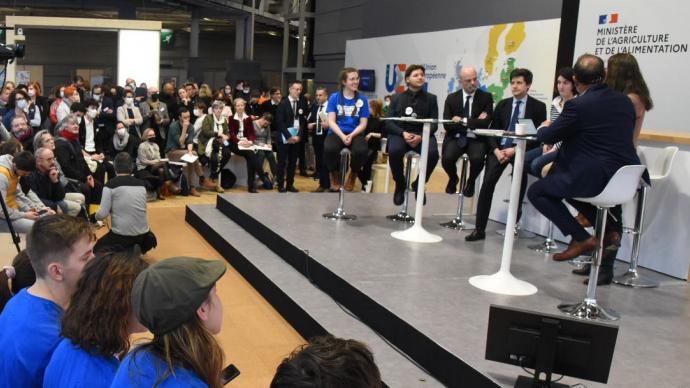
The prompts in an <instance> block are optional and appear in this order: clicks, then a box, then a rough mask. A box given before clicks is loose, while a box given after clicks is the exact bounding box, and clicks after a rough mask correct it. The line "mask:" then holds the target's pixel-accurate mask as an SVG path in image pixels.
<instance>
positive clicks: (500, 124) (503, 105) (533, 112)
mask: <svg viewBox="0 0 690 388" xmlns="http://www.w3.org/2000/svg"><path fill="white" fill-rule="evenodd" d="M512 115H513V97H509V98H504V99H503V100H501V102H499V103H498V105H496V109H494V117H493V120H492V121H491V126H490V128H492V129H503V130H507V129H508V127H509V126H510V118H511V116H512ZM525 118H526V119H532V122H533V123H534V127H535V128H539V126H540V125H541V123H543V122H544V121H545V120H546V104H544V103H543V102H541V101H539V100H537V99H536V98H534V97H532V96H529V95H528V96H527V104H526V105H525ZM485 138H486V142H487V145H488V147H489V152H493V151H494V150H495V149H496V148H498V146H499V142H500V140H499V138H497V137H491V136H486V137H485ZM535 145H537V143H536V142H530V144H529V145H528V148H529V147H534V146H535Z"/></svg>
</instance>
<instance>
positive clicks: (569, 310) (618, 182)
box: [558, 165, 646, 321]
mask: <svg viewBox="0 0 690 388" xmlns="http://www.w3.org/2000/svg"><path fill="white" fill-rule="evenodd" d="M645 169H646V167H645V166H643V165H631V166H624V167H621V168H620V169H618V171H616V173H615V174H614V175H613V177H612V178H611V179H610V180H609V182H608V183H607V184H606V187H605V188H604V190H602V192H601V193H599V195H597V196H596V197H590V198H575V199H576V200H578V201H582V202H587V203H591V204H592V205H594V206H596V207H597V222H596V229H595V235H596V239H597V245H596V247H595V251H594V252H595V253H594V258H593V261H592V269H591V270H590V271H589V284H588V285H587V295H586V296H585V299H584V300H583V301H582V302H579V303H563V304H560V305H558V309H559V310H561V311H562V312H563V313H565V314H567V315H570V316H573V317H576V318H583V319H590V320H597V319H600V320H606V321H615V320H618V319H619V318H620V316H619V315H618V314H617V313H616V312H615V311H613V310H609V309H606V308H604V307H603V306H600V305H599V304H598V303H597V297H596V294H597V278H598V277H599V266H600V265H601V258H602V255H603V253H604V229H605V225H606V215H607V213H608V210H609V209H610V208H612V207H614V206H616V205H620V204H623V203H625V202H628V201H630V200H631V199H633V197H634V196H635V192H636V191H637V187H638V186H639V184H640V177H641V176H642V174H643V173H644V171H645Z"/></svg>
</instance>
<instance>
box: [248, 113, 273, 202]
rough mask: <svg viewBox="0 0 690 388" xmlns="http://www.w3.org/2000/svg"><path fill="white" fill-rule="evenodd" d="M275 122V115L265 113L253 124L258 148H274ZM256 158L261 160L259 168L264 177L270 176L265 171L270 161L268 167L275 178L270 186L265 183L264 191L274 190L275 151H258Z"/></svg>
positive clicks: (270, 181)
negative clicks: (272, 123)
mask: <svg viewBox="0 0 690 388" xmlns="http://www.w3.org/2000/svg"><path fill="white" fill-rule="evenodd" d="M272 121H273V115H271V114H270V113H268V112H267V113H264V114H262V115H261V117H259V118H257V119H256V120H254V122H253V123H252V124H253V125H254V135H255V136H256V140H255V141H254V143H255V144H256V145H257V146H267V147H269V148H271V147H272V141H271V122H272ZM256 156H257V157H258V158H259V166H260V168H261V170H259V174H260V175H263V176H268V173H266V172H265V171H264V160H267V161H268V167H269V168H270V170H271V175H273V178H272V179H270V180H269V182H268V183H270V185H267V184H266V182H264V189H266V190H271V189H272V188H273V183H272V182H273V180H274V179H275V177H276V169H277V166H276V157H275V155H274V154H273V149H270V150H257V151H256Z"/></svg>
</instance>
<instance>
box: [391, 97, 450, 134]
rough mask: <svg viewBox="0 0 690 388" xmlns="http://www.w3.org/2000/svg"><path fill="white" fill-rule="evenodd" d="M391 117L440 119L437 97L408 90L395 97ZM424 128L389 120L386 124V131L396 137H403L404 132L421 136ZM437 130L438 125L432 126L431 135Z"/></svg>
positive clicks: (420, 124)
mask: <svg viewBox="0 0 690 388" xmlns="http://www.w3.org/2000/svg"><path fill="white" fill-rule="evenodd" d="M408 108H409V109H408ZM389 116H390V117H416V118H418V119H438V105H437V102H436V96H435V95H433V94H431V93H429V92H426V91H424V90H419V91H418V92H412V91H411V90H410V89H407V90H405V91H404V92H402V93H400V94H398V95H396V96H395V97H393V101H391V108H390V114H389ZM423 126H424V125H423V124H422V123H408V122H403V121H398V122H396V121H392V120H388V121H387V122H386V131H387V133H388V134H389V135H395V136H402V134H403V132H412V133H415V134H417V135H421V134H422V129H423ZM437 128H438V124H431V133H432V134H433V133H434V132H436V129H437Z"/></svg>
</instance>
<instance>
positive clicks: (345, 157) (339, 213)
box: [323, 147, 357, 220]
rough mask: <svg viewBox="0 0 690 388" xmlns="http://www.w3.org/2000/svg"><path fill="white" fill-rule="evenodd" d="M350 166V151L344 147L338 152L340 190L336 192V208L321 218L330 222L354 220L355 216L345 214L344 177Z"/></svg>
mask: <svg viewBox="0 0 690 388" xmlns="http://www.w3.org/2000/svg"><path fill="white" fill-rule="evenodd" d="M349 166H350V149H349V148H347V147H345V148H343V149H342V150H340V183H341V184H340V190H339V192H338V208H337V209H335V211H334V212H332V213H325V214H324V215H323V218H328V219H330V220H356V219H357V216H356V215H354V214H347V213H346V212H345V209H344V206H345V175H347V169H348V167H349Z"/></svg>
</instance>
